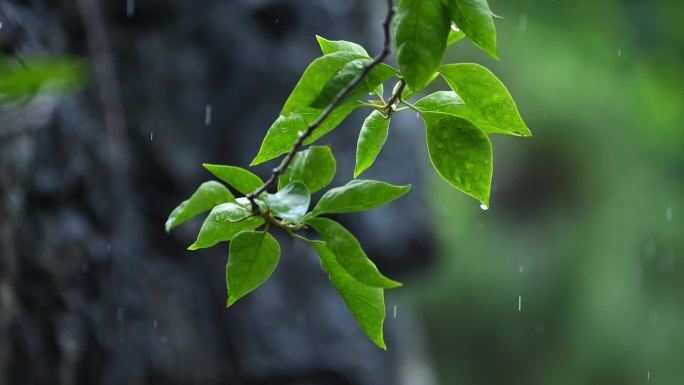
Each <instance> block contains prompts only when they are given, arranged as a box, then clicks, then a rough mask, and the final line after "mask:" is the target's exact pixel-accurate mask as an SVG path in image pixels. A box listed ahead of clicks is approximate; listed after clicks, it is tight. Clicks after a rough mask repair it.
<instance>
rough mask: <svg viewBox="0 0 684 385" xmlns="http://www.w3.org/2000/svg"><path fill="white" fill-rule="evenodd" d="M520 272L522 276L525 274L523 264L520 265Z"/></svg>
mask: <svg viewBox="0 0 684 385" xmlns="http://www.w3.org/2000/svg"><path fill="white" fill-rule="evenodd" d="M518 272H519V273H520V274H522V273H523V265H522V264H521V265H520V268H519V269H518Z"/></svg>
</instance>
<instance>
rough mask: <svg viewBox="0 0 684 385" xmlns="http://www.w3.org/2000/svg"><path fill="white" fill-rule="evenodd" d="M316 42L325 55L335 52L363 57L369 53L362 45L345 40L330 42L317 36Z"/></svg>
mask: <svg viewBox="0 0 684 385" xmlns="http://www.w3.org/2000/svg"><path fill="white" fill-rule="evenodd" d="M316 40H317V41H318V45H320V46H321V52H323V54H324V55H327V54H331V53H335V52H340V51H341V52H351V53H355V54H357V55H361V56H367V57H370V56H369V55H368V52H367V51H366V49H365V48H363V47H362V46H361V45H359V44H356V43H352V42H351V41H345V40H328V39H326V38H324V37H322V36H318V35H316Z"/></svg>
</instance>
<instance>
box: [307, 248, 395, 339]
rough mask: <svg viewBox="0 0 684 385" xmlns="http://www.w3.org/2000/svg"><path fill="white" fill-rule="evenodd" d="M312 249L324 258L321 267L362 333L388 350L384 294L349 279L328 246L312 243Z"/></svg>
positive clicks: (382, 291) (379, 290)
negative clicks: (385, 336) (384, 329)
mask: <svg viewBox="0 0 684 385" xmlns="http://www.w3.org/2000/svg"><path fill="white" fill-rule="evenodd" d="M311 245H312V246H313V247H314V248H315V249H316V251H317V252H318V256H319V257H320V258H321V267H322V268H323V270H325V272H326V273H328V277H329V278H330V282H331V283H332V285H333V286H334V287H335V289H336V290H337V292H338V293H340V296H342V299H343V300H344V302H345V303H346V304H347V307H348V308H349V310H350V311H351V313H352V315H353V316H354V318H355V319H356V321H357V322H358V323H359V326H361V329H362V330H363V332H364V333H366V335H367V336H368V338H370V339H371V341H373V342H374V343H375V344H376V345H378V347H380V348H381V349H387V347H386V346H385V340H384V338H383V331H382V325H383V323H384V321H385V293H384V290H383V289H380V288H377V287H371V286H367V285H364V284H362V283H361V282H359V281H357V280H356V279H354V277H352V276H351V275H349V273H347V271H346V270H345V269H344V268H343V267H342V266H341V265H340V264H339V263H338V262H337V259H336V258H335V255H334V254H333V253H332V252H331V251H330V250H329V249H328V248H327V247H326V245H325V242H321V241H313V242H311Z"/></svg>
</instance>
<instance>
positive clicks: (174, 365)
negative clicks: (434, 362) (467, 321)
mask: <svg viewBox="0 0 684 385" xmlns="http://www.w3.org/2000/svg"><path fill="white" fill-rule="evenodd" d="M98 3H99V2H98ZM101 3H102V7H103V8H102V9H101V10H100V12H99V16H98V14H96V15H95V16H98V17H99V19H98V18H95V19H93V18H91V16H93V15H92V14H90V13H88V9H89V8H88V6H89V5H92V4H93V3H91V0H79V1H59V0H49V1H48V0H42V1H39V0H25V1H19V0H10V1H3V2H2V3H0V7H2V9H3V11H4V12H5V13H6V18H8V19H9V20H12V21H13V23H16V24H17V25H18V26H20V27H21V28H22V30H23V31H24V33H21V34H18V35H19V37H17V42H16V45H17V47H18V52H19V54H20V55H23V56H27V57H28V56H31V55H35V54H51V55H59V54H69V55H80V56H85V57H89V58H90V60H91V62H92V63H93V65H94V66H95V67H96V68H94V70H93V76H92V78H93V84H92V85H91V86H90V87H88V88H87V89H85V90H84V91H82V92H79V93H78V94H76V95H73V96H67V97H61V98H56V97H54V96H46V95H42V94H38V95H36V96H35V97H34V98H32V99H31V100H27V101H22V102H20V103H14V104H11V105H3V106H0V384H3V385H4V384H8V385H15V384H17V385H18V384H22V385H28V384H64V385H67V384H84V385H86V384H87V385H90V384H117V385H118V384H126V385H136V384H179V385H180V384H302V385H303V384H319V385H321V384H322V385H325V384H411V385H421V384H430V383H432V379H431V378H432V377H431V373H430V370H429V365H428V364H427V362H426V359H425V357H424V356H423V353H422V351H423V348H422V347H421V339H420V332H419V329H420V328H419V326H418V325H416V324H415V323H414V322H413V321H412V320H411V316H410V314H409V312H408V311H407V310H403V309H402V312H401V317H398V318H397V319H393V318H392V317H391V313H392V311H391V308H390V311H389V314H390V316H389V317H388V320H387V322H386V333H387V340H388V344H389V346H390V350H389V351H388V352H383V351H380V350H378V349H377V348H375V347H374V346H373V345H372V344H371V343H370V342H369V341H368V340H367V339H366V338H365V336H364V335H363V333H362V332H361V331H360V329H359V328H358V326H357V325H356V323H355V322H354V321H353V319H352V318H351V316H350V315H349V313H348V312H347V310H346V308H345V307H344V304H343V303H342V301H341V300H340V299H339V298H338V296H337V294H336V293H335V292H334V290H333V289H332V288H331V286H330V285H329V283H328V281H327V277H326V276H325V275H324V274H323V273H322V272H321V270H320V268H319V267H318V262H317V260H316V257H315V256H314V255H312V254H311V253H310V252H309V251H308V250H307V249H306V248H303V247H302V246H301V245H297V244H294V243H292V241H291V240H289V239H284V238H281V243H282V244H283V249H284V252H283V258H282V262H281V265H280V266H279V268H278V270H277V271H276V273H275V274H274V277H273V278H272V279H271V280H270V281H269V282H268V283H266V284H265V285H264V286H263V287H262V288H260V289H259V290H257V291H256V292H254V293H253V294H252V295H250V296H249V297H248V298H245V299H244V300H242V301H241V302H240V303H238V304H237V305H236V306H235V307H234V308H231V309H230V310H226V309H225V307H224V303H225V283H224V282H225V281H224V266H225V261H226V256H227V250H226V249H227V248H226V247H225V245H223V246H218V247H214V248H212V249H209V250H203V251H200V252H189V251H186V250H185V247H186V246H187V245H188V244H189V243H191V242H192V240H193V236H194V234H195V232H196V230H197V229H198V227H199V223H197V221H195V222H193V223H192V224H191V225H187V226H184V227H182V228H179V229H178V230H177V231H174V233H173V234H172V235H171V236H168V235H167V234H165V233H164V231H163V223H164V220H165V216H166V215H167V214H168V213H169V212H170V211H171V210H172V209H173V207H175V205H177V204H178V203H179V202H180V201H181V200H183V199H185V197H187V196H188V195H189V194H190V193H191V192H192V191H193V190H194V188H195V187H196V186H197V185H198V184H199V183H201V182H202V181H204V180H207V179H209V178H210V176H209V175H208V173H206V172H205V171H204V170H203V169H202V168H201V166H200V164H201V163H202V162H212V163H231V164H237V165H242V166H246V165H247V164H248V163H249V161H250V160H251V158H252V157H253V156H254V154H255V153H256V151H257V149H258V146H259V144H260V140H261V138H262V137H263V134H264V133H265V131H266V129H267V127H268V126H269V125H270V123H271V122H272V121H273V120H274V119H275V118H276V117H277V114H278V110H279V109H280V104H281V103H282V102H283V101H284V100H285V98H286V96H287V94H288V93H289V91H290V90H291V88H292V86H293V85H294V84H295V82H296V81H297V79H298V77H299V74H300V73H301V71H302V70H303V69H304V68H305V66H306V65H307V63H308V62H309V61H310V60H311V59H313V58H314V57H316V56H317V55H318V54H319V53H318V47H317V44H316V43H315V40H314V34H316V33H318V34H321V35H324V36H326V37H329V38H334V39H342V38H344V39H348V40H355V41H359V42H362V43H364V44H365V45H366V46H367V47H368V48H369V50H370V51H373V52H374V51H377V49H379V48H380V45H381V41H380V38H381V30H380V22H381V20H382V18H383V17H384V15H383V12H384V9H383V8H382V5H383V3H384V2H377V4H376V3H375V2H367V1H362V0H358V1H351V0H346V1H343V0H338V1H318V0H316V1H314V0H310V1H305V0H289V1H275V0H273V1H268V0H249V1H248V0H239V1H238V0H221V1H218V0H215V1H214V0H212V1H209V0H208V1H203V2H194V1H187V0H137V1H135V8H134V13H133V14H132V15H130V16H127V11H126V6H127V4H126V1H125V0H120V1H116V2H101ZM84 7H85V10H86V11H85V12H84ZM8 25H9V24H8V23H5V24H4V26H5V27H6V26H8ZM93 30H95V32H96V33H97V32H98V31H99V32H100V33H104V34H105V36H106V38H107V40H108V41H109V45H110V46H109V47H105V52H104V54H105V56H104V57H103V56H101V54H102V51H98V49H97V47H96V49H95V50H93V39H94V40H95V44H94V45H95V46H97V45H98V44H97V37H93ZM0 31H2V29H0ZM3 36H5V35H3ZM13 38H14V37H13ZM89 39H90V40H89ZM89 43H90V45H89ZM3 44H5V43H4V40H3ZM100 48H102V47H100ZM98 55H100V56H98ZM107 55H109V57H111V59H112V60H111V62H112V64H113V65H114V66H113V68H114V71H115V73H114V74H115V76H116V78H118V80H116V79H109V80H110V81H113V82H114V85H118V86H119V87H120V90H118V91H120V98H118V100H119V101H122V102H123V105H122V106H121V108H118V107H117V105H116V103H117V95H116V94H117V90H116V89H115V87H107V84H108V83H107V82H104V87H103V83H102V82H100V80H102V78H101V76H102V73H99V72H98V71H99V70H101V69H102V68H101V67H98V66H100V64H101V63H102V62H101V61H99V60H102V59H103V60H104V61H105V62H106V59H107ZM105 72H106V71H105ZM105 75H112V74H111V73H109V74H105ZM98 87H100V89H99V91H104V92H99V91H98ZM103 94H104V95H105V99H102V95H103ZM107 98H110V99H109V101H108V99H107ZM112 98H113V99H112ZM207 105H211V110H212V114H211V115H212V119H211V122H210V124H205V110H206V106H207ZM362 119H363V114H356V115H354V116H353V118H352V119H351V120H350V121H349V123H347V124H345V125H344V126H343V127H341V128H340V129H339V130H338V132H336V133H335V134H333V135H330V136H329V137H326V138H324V139H323V140H322V142H324V143H333V144H334V146H333V149H334V151H335V153H336V154H337V155H338V158H339V164H340V167H339V169H340V173H341V175H339V176H338V177H339V180H338V182H339V183H344V182H345V181H346V180H348V179H349V177H350V176H351V170H352V165H353V151H354V146H355V142H356V140H355V137H356V135H357V133H358V129H359V127H360V122H361V120H362ZM416 122H417V121H416V120H415V119H413V117H412V116H410V114H409V116H408V117H406V118H405V119H404V121H403V122H400V123H401V124H397V125H396V127H394V128H393V133H392V135H391V136H390V141H389V143H388V147H387V149H386V151H384V152H383V154H382V155H381V159H380V160H379V161H378V164H377V166H375V168H373V169H372V170H370V172H369V176H370V177H373V176H375V177H377V178H382V179H385V180H388V181H391V182H394V183H409V182H415V183H416V184H417V185H420V184H421V172H420V170H422V167H423V166H424V163H425V161H426V160H425V159H426V156H425V154H424V144H423V141H422V135H423V133H422V131H421V130H420V129H418V127H417V126H416ZM112 154H114V156H112ZM267 167H268V166H266V167H264V168H262V169H261V172H263V173H265V172H266V171H267ZM425 210H426V204H425V203H423V199H422V193H421V191H420V189H414V191H413V192H412V194H410V196H409V197H407V198H405V199H403V200H402V201H400V202H397V203H396V204H394V205H393V206H391V207H388V208H383V209H379V210H376V211H373V212H372V213H369V214H365V215H359V216H351V217H350V218H349V219H348V220H347V222H345V223H346V224H348V225H349V226H350V227H352V228H354V230H355V231H356V232H357V233H359V237H360V238H361V241H362V243H363V244H364V245H365V246H366V249H367V251H368V252H369V254H370V255H372V256H373V257H374V259H375V260H376V261H377V263H378V264H379V265H380V267H381V269H383V270H384V271H386V272H387V274H388V275H391V276H394V277H398V278H399V279H405V278H409V277H410V274H415V271H416V270H417V268H419V267H422V266H424V265H425V264H426V263H427V262H428V259H429V255H430V248H429V245H430V244H431V242H430V236H429V234H430V229H429V223H428V221H427V219H426V215H425ZM409 273H410V274H409ZM390 305H391V303H390Z"/></svg>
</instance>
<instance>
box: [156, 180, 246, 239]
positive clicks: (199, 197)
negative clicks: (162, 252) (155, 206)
mask: <svg viewBox="0 0 684 385" xmlns="http://www.w3.org/2000/svg"><path fill="white" fill-rule="evenodd" d="M234 200H235V197H234V196H233V194H231V193H230V191H228V188H226V186H224V185H222V184H221V183H219V182H215V181H209V182H204V183H202V184H201V185H200V186H199V187H198V188H197V191H195V192H194V193H193V194H192V196H191V197H190V198H188V199H187V200H185V201H183V203H181V204H180V205H178V207H176V208H175V209H174V210H173V211H172V212H171V215H169V219H167V220H166V225H165V226H164V227H165V228H166V232H167V233H168V232H170V231H171V229H173V228H174V227H176V226H178V225H180V224H181V223H183V222H185V221H188V220H190V219H192V218H194V217H196V216H197V215H199V214H202V213H203V212H205V211H208V210H210V209H211V208H212V207H214V206H216V205H218V204H221V203H225V202H231V201H234Z"/></svg>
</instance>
